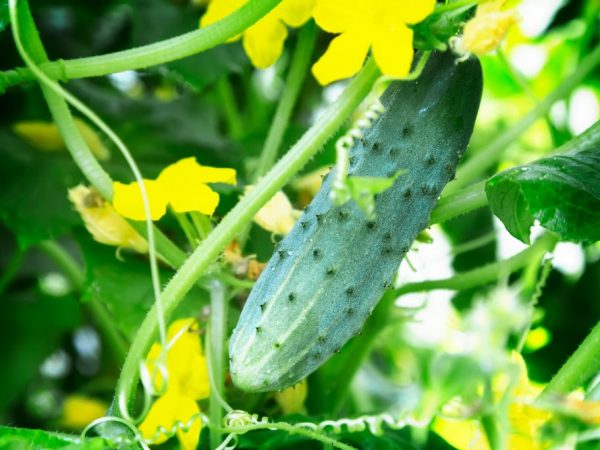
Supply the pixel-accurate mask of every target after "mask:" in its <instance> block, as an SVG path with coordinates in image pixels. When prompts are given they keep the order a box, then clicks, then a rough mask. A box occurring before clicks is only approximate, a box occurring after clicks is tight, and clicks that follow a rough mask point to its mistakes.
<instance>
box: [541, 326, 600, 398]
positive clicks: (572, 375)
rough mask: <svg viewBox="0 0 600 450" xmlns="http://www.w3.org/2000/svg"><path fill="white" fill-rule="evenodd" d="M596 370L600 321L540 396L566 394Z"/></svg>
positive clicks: (599, 354)
mask: <svg viewBox="0 0 600 450" xmlns="http://www.w3.org/2000/svg"><path fill="white" fill-rule="evenodd" d="M598 372H600V322H598V323H597V324H596V326H595V327H594V328H593V329H592V331H591V332H590V334H588V336H587V337H586V338H585V339H584V341H583V342H582V343H581V345H580V346H579V348H577V350H575V353H573V354H572V355H571V357H570V358H569V359H568V360H567V362H566V363H565V364H564V365H563V366H562V367H561V368H560V370H559V371H558V372H557V373H556V375H554V377H552V380H550V383H548V385H547V386H546V388H545V389H544V391H543V392H542V394H541V397H542V398H543V397H545V396H548V395H551V394H568V393H569V392H571V391H573V390H574V389H576V388H578V387H579V386H581V385H582V384H583V383H585V382H586V381H588V380H590V379H591V378H592V377H594V376H595V375H596V374H598Z"/></svg>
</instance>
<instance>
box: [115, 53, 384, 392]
mask: <svg viewBox="0 0 600 450" xmlns="http://www.w3.org/2000/svg"><path fill="white" fill-rule="evenodd" d="M378 75H379V71H378V70H377V68H376V66H375V63H374V61H373V60H370V61H369V62H367V64H366V65H365V67H364V68H363V69H362V71H361V72H360V73H359V75H358V76H357V77H356V78H354V79H353V80H352V81H351V82H350V84H349V85H348V87H347V88H346V90H345V91H344V93H343V94H342V95H341V96H340V97H339V98H338V100H336V102H334V103H333V104H332V105H330V106H329V107H328V108H327V110H326V111H325V112H324V113H323V116H322V117H321V119H320V120H319V121H318V122H317V123H316V124H315V125H313V126H312V127H311V128H310V129H309V130H308V131H307V132H306V133H305V134H304V135H303V136H302V138H301V139H300V140H299V141H298V142H297V143H296V145H294V146H293V147H292V149H291V150H290V151H289V152H288V153H287V154H286V155H285V156H284V157H283V158H282V159H281V160H280V161H279V162H278V163H277V164H276V165H275V166H274V167H273V169H272V170H271V171H269V173H268V174H267V175H265V176H264V177H263V178H262V179H261V180H260V181H259V182H258V184H257V185H256V187H255V188H254V189H253V190H252V191H250V192H249V193H247V194H246V195H244V197H243V198H242V199H241V200H240V201H239V202H238V204H237V205H236V206H235V207H234V208H233V209H232V210H231V211H230V212H229V214H227V215H226V216H225V217H224V218H223V220H222V221H221V223H220V224H219V225H218V226H217V227H216V228H215V229H214V231H213V232H212V233H211V235H210V236H209V238H208V239H206V240H205V241H204V242H202V244H201V245H200V246H198V247H197V248H196V250H194V252H193V253H192V254H191V255H190V257H189V258H188V259H187V260H186V262H185V263H184V264H183V266H182V267H181V268H180V269H179V270H178V271H177V273H176V274H175V276H174V277H173V278H172V279H171V281H170V282H169V283H168V284H167V286H166V287H165V289H164V291H163V302H164V310H165V316H166V317H169V315H170V314H171V312H172V311H173V310H174V309H175V307H176V306H177V305H178V304H179V303H180V302H181V300H182V299H183V297H184V296H185V294H186V293H187V292H188V291H189V290H190V288H191V287H192V285H193V284H194V282H195V281H196V280H197V279H198V278H199V277H200V276H201V275H202V274H203V273H204V272H205V271H206V269H207V268H208V267H209V265H210V264H211V263H212V261H214V260H215V259H216V258H217V257H218V256H219V253H220V252H221V251H222V250H223V249H224V248H225V247H226V246H227V244H228V243H229V242H231V240H232V239H233V238H234V237H235V236H236V234H237V233H238V232H239V231H240V230H241V229H242V228H243V227H244V226H245V225H246V224H248V223H249V222H250V221H251V220H252V218H253V217H254V215H255V214H256V213H257V212H258V210H259V209H260V208H261V207H262V206H263V205H264V204H265V203H266V202H267V201H268V200H269V199H270V198H271V197H272V196H273V195H275V193H276V192H277V191H278V190H279V189H281V188H282V187H283V186H284V185H285V183H286V182H288V181H289V180H290V179H291V177H292V176H294V174H295V173H296V172H298V170H300V169H301V168H302V167H303V166H304V165H305V164H306V163H307V162H308V161H309V160H310V158H312V157H313V156H314V155H315V154H316V153H317V152H318V151H319V150H320V149H321V147H322V146H323V144H324V143H325V142H326V141H327V139H329V138H330V137H331V136H332V135H333V134H334V133H335V131H337V130H338V129H339V128H340V127H341V126H342V124H343V123H344V121H345V120H346V119H347V118H348V117H349V116H350V114H351V113H352V112H353V111H354V110H355V109H356V107H357V106H358V105H359V104H360V102H361V101H362V100H363V99H364V98H365V97H366V96H367V94H368V93H369V91H370V90H371V87H372V86H373V83H374V82H375V80H376V79H377V76H378ZM156 320H157V319H156V311H155V309H154V308H153V309H152V310H151V311H149V312H148V314H147V315H146V318H145V319H144V322H143V323H142V324H141V326H140V328H139V330H138V332H137V335H136V337H135V339H134V341H133V343H132V345H131V348H130V351H129V354H128V355H127V359H126V360H125V364H124V366H123V370H122V371H121V376H120V378H119V382H118V385H117V392H118V393H119V395H124V396H125V399H126V400H127V403H129V401H130V400H131V398H132V395H133V393H134V391H135V388H136V385H137V379H138V368H137V366H138V363H139V361H141V360H142V358H143V357H144V355H145V354H146V352H147V350H148V348H149V347H150V345H151V343H152V342H153V340H154V336H155V333H156V330H157V322H156Z"/></svg>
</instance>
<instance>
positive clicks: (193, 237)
mask: <svg viewBox="0 0 600 450" xmlns="http://www.w3.org/2000/svg"><path fill="white" fill-rule="evenodd" d="M171 212H172V213H173V215H174V216H175V218H176V219H177V223H179V226H180V227H181V229H182V230H183V234H185V237H186V238H187V240H188V242H189V244H190V247H191V248H196V246H197V245H198V242H199V241H200V239H199V238H198V235H197V234H196V229H195V228H194V226H193V225H192V222H190V219H188V217H187V216H186V215H185V213H177V212H175V211H173V210H172V209H171Z"/></svg>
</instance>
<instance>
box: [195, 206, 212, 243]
mask: <svg viewBox="0 0 600 450" xmlns="http://www.w3.org/2000/svg"><path fill="white" fill-rule="evenodd" d="M189 214H190V217H191V219H192V223H193V224H194V227H195V228H196V232H197V233H198V236H200V240H203V239H206V238H207V237H208V235H209V234H210V232H211V231H212V229H213V226H212V223H211V222H210V219H209V218H208V217H207V216H205V215H204V214H202V213H199V212H198V211H192V212H190V213H189Z"/></svg>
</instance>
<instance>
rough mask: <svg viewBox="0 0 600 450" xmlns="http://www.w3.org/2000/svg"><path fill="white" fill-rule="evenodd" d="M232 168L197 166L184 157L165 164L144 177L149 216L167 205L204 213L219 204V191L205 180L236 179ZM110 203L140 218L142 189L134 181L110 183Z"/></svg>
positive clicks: (180, 210) (157, 216) (154, 217)
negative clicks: (153, 175) (157, 172)
mask: <svg viewBox="0 0 600 450" xmlns="http://www.w3.org/2000/svg"><path fill="white" fill-rule="evenodd" d="M235 177H236V173H235V170H234V169H221V168H217V167H208V166H201V165H200V164H198V162H196V158H194V157H190V158H184V159H182V160H179V161H177V162H176V163H174V164H171V165H170V166H168V167H166V168H165V169H164V170H163V171H162V172H161V173H160V175H159V176H158V178H157V179H156V180H144V186H145V188H146V192H147V194H148V200H149V203H150V212H151V214H150V216H151V218H152V220H158V219H160V218H161V217H162V216H163V215H164V214H165V212H166V209H167V205H169V204H170V205H171V207H172V208H173V210H174V211H175V212H178V213H184V212H191V211H199V212H201V213H202V214H206V215H208V216H210V215H212V214H213V213H214V212H215V209H216V207H217V205H218V204H219V194H217V193H216V192H214V191H213V190H212V189H211V188H210V187H209V186H208V185H207V184H206V183H227V184H235V183H236V179H235ZM113 189H114V197H113V205H114V207H115V209H116V210H117V212H118V213H119V214H121V215H122V216H124V217H127V218H129V219H133V220H144V218H145V217H146V215H145V212H144V204H143V202H142V193H141V191H140V188H139V185H138V184H137V183H136V182H133V183H129V184H123V183H119V182H118V181H115V182H114V183H113Z"/></svg>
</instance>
